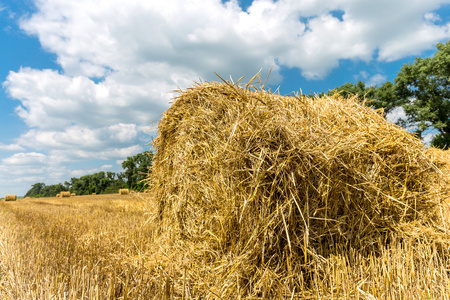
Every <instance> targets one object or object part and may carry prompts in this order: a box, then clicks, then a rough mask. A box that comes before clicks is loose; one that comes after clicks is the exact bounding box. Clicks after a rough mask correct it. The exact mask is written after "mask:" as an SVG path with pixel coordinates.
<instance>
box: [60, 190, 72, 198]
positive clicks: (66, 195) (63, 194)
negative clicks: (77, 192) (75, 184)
mask: <svg viewBox="0 0 450 300" xmlns="http://www.w3.org/2000/svg"><path fill="white" fill-rule="evenodd" d="M60 196H61V198H65V197H70V192H68V191H66V192H61V194H60Z"/></svg>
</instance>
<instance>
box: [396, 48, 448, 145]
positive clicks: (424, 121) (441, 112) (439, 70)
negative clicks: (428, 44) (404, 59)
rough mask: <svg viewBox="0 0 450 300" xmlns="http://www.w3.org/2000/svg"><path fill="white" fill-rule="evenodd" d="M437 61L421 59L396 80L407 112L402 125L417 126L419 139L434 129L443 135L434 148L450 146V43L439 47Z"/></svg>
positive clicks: (437, 139)
mask: <svg viewBox="0 0 450 300" xmlns="http://www.w3.org/2000/svg"><path fill="white" fill-rule="evenodd" d="M436 48H437V51H436V53H435V54H434V56H433V57H428V58H420V57H417V58H416V59H415V60H414V63H409V64H405V65H404V66H403V67H402V68H401V71H400V72H399V73H398V74H397V78H395V83H396V92H397V95H398V97H399V100H400V101H399V102H398V103H400V104H402V106H403V109H404V110H405V114H406V120H403V124H402V125H404V126H405V125H406V126H409V125H414V126H415V127H416V131H415V132H416V133H417V135H418V136H419V137H421V136H422V133H423V132H424V131H425V130H427V129H428V128H430V127H433V128H435V129H437V130H438V131H439V134H438V135H437V136H436V137H435V138H434V139H433V141H432V143H431V144H432V145H433V146H435V147H440V148H445V147H449V146H450V82H449V80H450V41H447V43H446V44H442V43H439V44H437V45H436Z"/></svg>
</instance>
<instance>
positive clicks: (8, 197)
mask: <svg viewBox="0 0 450 300" xmlns="http://www.w3.org/2000/svg"><path fill="white" fill-rule="evenodd" d="M16 200H17V196H16V195H5V201H16Z"/></svg>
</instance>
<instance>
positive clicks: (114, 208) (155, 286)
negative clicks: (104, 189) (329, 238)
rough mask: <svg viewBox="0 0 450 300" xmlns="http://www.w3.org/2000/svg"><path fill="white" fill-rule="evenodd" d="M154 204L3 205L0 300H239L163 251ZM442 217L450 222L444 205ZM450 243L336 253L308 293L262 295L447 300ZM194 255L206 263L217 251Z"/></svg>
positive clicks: (392, 242) (315, 269) (428, 241)
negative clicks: (153, 216) (217, 288)
mask: <svg viewBox="0 0 450 300" xmlns="http://www.w3.org/2000/svg"><path fill="white" fill-rule="evenodd" d="M125 197H126V198H125ZM152 203H154V202H152V201H144V200H142V199H141V198H139V197H137V196H136V197H133V196H120V197H119V196H118V195H104V196H103V195H99V196H95V197H93V196H78V197H76V198H74V199H73V200H71V201H70V202H66V201H64V202H63V201H62V200H60V199H55V198H42V199H32V200H26V201H22V200H19V201H16V202H6V203H5V202H2V203H0V257H1V259H0V299H11V300H12V299H24V300H25V299H26V300H29V299H205V298H211V299H236V298H237V296H236V294H228V293H226V290H225V289H224V290H223V291H218V290H216V289H215V286H214V284H212V283H214V282H215V281H216V280H217V279H216V278H215V276H217V274H220V272H221V269H220V267H221V266H220V265H217V266H214V267H213V266H204V267H203V268H198V266H197V265H196V264H195V262H193V261H189V260H185V259H184V258H186V257H189V256H190V255H193V254H195V253H193V252H194V251H198V249H191V251H190V252H187V253H185V254H184V255H181V254H180V253H179V252H167V251H166V250H167V249H164V246H163V243H167V242H168V241H167V240H164V239H163V238H162V237H161V236H159V237H157V236H156V235H155V232H157V229H158V228H156V226H155V224H154V223H152V222H147V220H148V219H149V218H151V217H152V215H151V214H148V213H151V212H153V214H155V215H157V206H156V205H155V206H153V207H152V206H149V205H151V204H152ZM154 204H156V203H154ZM442 213H443V215H444V216H445V218H446V219H450V210H449V209H448V207H447V206H442ZM449 225H450V224H448V223H445V224H443V226H447V228H448V226H449ZM421 234H422V235H423V232H422V233H421ZM167 238H168V237H167ZM444 240H446V241H449V240H450V236H449V235H448V233H445V234H444V233H443V234H441V237H439V238H434V237H432V236H430V237H426V236H425V237H422V238H415V237H410V238H405V239H398V238H395V237H392V238H391V239H389V243H386V242H385V241H383V240H380V241H379V242H378V243H379V246H380V252H378V253H374V252H373V253H361V252H360V251H356V250H355V249H347V248H345V247H343V246H342V245H336V247H335V249H334V251H333V252H334V254H330V255H329V256H328V257H327V258H326V259H325V258H324V259H323V260H319V261H315V262H314V263H313V264H312V265H311V269H310V270H311V274H309V276H311V277H312V278H313V280H312V282H310V283H308V284H307V283H306V282H305V280H304V279H302V276H303V278H306V277H307V276H308V274H298V276H297V279H298V280H299V285H300V286H302V288H299V289H296V290H291V291H288V290H280V291H279V292H278V294H267V295H265V296H266V299H271V298H272V299H283V298H284V299H291V295H295V296H294V298H293V299H296V298H297V299H450V297H449V295H450V274H449V271H448V270H449V269H450V253H449V249H450V248H449V247H443V246H445V245H447V244H445V242H444ZM179 243H180V247H181V246H182V243H183V242H182V241H181V242H179ZM196 255H197V258H196V259H198V260H203V259H204V258H208V257H211V256H213V255H214V252H212V253H209V254H208V253H205V252H197V253H196ZM229 259H230V260H231V259H232V258H231V257H230V258H229ZM226 263H227V261H223V264H226ZM275 271H276V270H272V272H275ZM267 272H269V271H267ZM256 276H261V277H265V278H267V277H269V274H268V273H266V274H255V277H256ZM234 280H235V283H236V284H238V283H240V280H239V278H237V277H235V278H234ZM247 284H248V285H250V284H252V282H249V283H247ZM206 287H208V288H206ZM241 288H245V286H242V287H241ZM219 296H220V297H219ZM242 299H263V296H262V295H260V296H258V297H253V298H252V297H250V296H249V297H247V298H246V297H243V298H242Z"/></svg>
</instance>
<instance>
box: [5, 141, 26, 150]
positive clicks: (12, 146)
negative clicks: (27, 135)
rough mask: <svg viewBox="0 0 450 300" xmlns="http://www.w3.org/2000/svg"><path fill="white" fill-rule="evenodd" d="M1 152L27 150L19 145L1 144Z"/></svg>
mask: <svg viewBox="0 0 450 300" xmlns="http://www.w3.org/2000/svg"><path fill="white" fill-rule="evenodd" d="M0 150H3V151H24V150H25V149H24V148H23V147H22V146H20V145H18V144H10V145H4V144H2V143H0Z"/></svg>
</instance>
